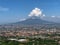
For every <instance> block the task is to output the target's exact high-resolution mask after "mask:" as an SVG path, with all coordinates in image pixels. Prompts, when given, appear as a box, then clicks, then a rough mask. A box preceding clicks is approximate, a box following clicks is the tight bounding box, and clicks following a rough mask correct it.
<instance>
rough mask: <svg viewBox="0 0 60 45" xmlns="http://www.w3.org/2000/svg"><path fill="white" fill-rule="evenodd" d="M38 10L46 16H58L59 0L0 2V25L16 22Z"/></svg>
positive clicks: (0, 0)
mask: <svg viewBox="0 0 60 45" xmlns="http://www.w3.org/2000/svg"><path fill="white" fill-rule="evenodd" d="M34 8H39V9H41V10H42V12H43V13H44V14H45V15H46V16H47V17H49V16H60V0H0V23H1V24H2V23H10V22H17V21H19V20H20V19H23V18H27V17H28V15H29V13H30V12H31V11H32V10H33V9H34Z"/></svg>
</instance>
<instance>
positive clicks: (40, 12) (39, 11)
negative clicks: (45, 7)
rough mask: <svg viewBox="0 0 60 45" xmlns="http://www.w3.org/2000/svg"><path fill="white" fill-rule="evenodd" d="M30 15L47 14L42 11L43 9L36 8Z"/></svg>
mask: <svg viewBox="0 0 60 45" xmlns="http://www.w3.org/2000/svg"><path fill="white" fill-rule="evenodd" d="M28 16H30V17H31V16H37V17H38V16H45V15H44V14H43V13H42V11H41V9H39V8H35V9H33V10H32V11H31V12H30V14H29V15H28Z"/></svg>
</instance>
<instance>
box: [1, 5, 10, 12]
mask: <svg viewBox="0 0 60 45" xmlns="http://www.w3.org/2000/svg"><path fill="white" fill-rule="evenodd" d="M8 10H9V8H4V7H1V6H0V11H8Z"/></svg>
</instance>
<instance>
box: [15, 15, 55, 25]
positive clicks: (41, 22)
mask: <svg viewBox="0 0 60 45" xmlns="http://www.w3.org/2000/svg"><path fill="white" fill-rule="evenodd" d="M15 24H19V25H20V24H21V25H45V24H55V23H54V22H49V21H46V20H43V19H41V18H40V17H36V16H33V17H30V18H27V19H26V20H24V21H19V22H16V23H15Z"/></svg>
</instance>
